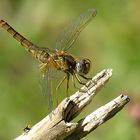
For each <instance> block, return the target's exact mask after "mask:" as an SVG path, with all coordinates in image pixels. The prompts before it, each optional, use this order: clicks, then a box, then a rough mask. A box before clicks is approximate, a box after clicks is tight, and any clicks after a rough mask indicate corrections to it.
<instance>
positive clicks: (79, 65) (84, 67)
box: [75, 59, 91, 75]
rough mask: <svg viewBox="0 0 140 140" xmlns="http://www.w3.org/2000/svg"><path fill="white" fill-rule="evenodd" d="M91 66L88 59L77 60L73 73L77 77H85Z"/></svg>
mask: <svg viewBox="0 0 140 140" xmlns="http://www.w3.org/2000/svg"><path fill="white" fill-rule="evenodd" d="M90 66H91V61H90V60H89V59H77V60H76V67H75V71H76V73H77V74H79V75H86V74H87V73H88V72H89V70H90Z"/></svg>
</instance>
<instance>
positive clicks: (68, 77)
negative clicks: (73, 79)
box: [66, 73, 70, 97]
mask: <svg viewBox="0 0 140 140" xmlns="http://www.w3.org/2000/svg"><path fill="white" fill-rule="evenodd" d="M66 77H67V88H66V96H67V97H68V89H69V79H70V74H69V73H67V75H66Z"/></svg>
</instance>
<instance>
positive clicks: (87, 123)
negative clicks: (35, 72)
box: [16, 69, 129, 140]
mask: <svg viewBox="0 0 140 140" xmlns="http://www.w3.org/2000/svg"><path fill="white" fill-rule="evenodd" d="M111 76H112V69H105V70H103V71H101V72H100V73H98V74H97V75H96V76H95V77H93V78H92V80H90V81H89V82H87V84H86V85H85V86H83V87H82V88H81V90H80V91H77V92H76V93H75V94H73V95H72V96H70V97H69V98H66V99H64V100H63V101H62V102H61V103H60V104H59V106H58V107H57V108H56V109H55V110H54V111H53V112H52V113H51V114H49V115H48V116H46V117H45V118H44V119H43V120H41V121H40V122H38V123H37V124H36V125H34V126H33V127H32V128H31V130H30V131H29V132H28V133H26V134H24V135H21V136H19V137H17V138H16V140H64V139H65V140H78V139H81V138H83V137H85V136H86V135H87V134H88V133H90V132H91V131H93V130H94V129H96V128H97V127H98V126H100V125H101V124H103V123H104V122H106V121H107V120H109V119H110V118H112V117H113V116H114V115H115V114H116V113H117V112H119V111H120V110H121V109H122V108H123V107H124V105H125V104H127V103H128V102H129V98H128V97H127V96H125V95H120V96H118V97H117V98H115V99H114V100H112V101H111V102H109V103H107V104H106V105H104V106H102V107H100V108H98V109H97V110H96V111H94V112H93V113H91V114H90V115H88V116H86V117H85V118H82V119H81V120H79V121H78V122H76V123H71V122H70V121H71V120H72V119H74V118H75V117H76V116H77V115H78V114H79V113H80V112H82V111H83V109H84V108H85V107H86V106H87V105H88V104H89V103H90V102H91V101H92V99H93V97H94V96H95V95H96V94H97V93H98V91H99V89H101V87H103V86H104V84H105V83H106V82H107V81H108V80H109V79H110V77H111Z"/></svg>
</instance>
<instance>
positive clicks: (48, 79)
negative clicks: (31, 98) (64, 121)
mask: <svg viewBox="0 0 140 140" xmlns="http://www.w3.org/2000/svg"><path fill="white" fill-rule="evenodd" d="M62 77H64V73H63V72H61V71H57V70H55V69H52V68H48V71H47V72H45V73H44V74H42V75H40V79H39V85H40V87H41V92H42V93H43V96H44V98H45V102H46V103H47V107H48V111H49V113H51V112H52V110H53V108H54V107H55V106H56V105H57V102H58V100H59V99H58V95H56V87H57V85H58V83H59V82H60V81H61V80H62Z"/></svg>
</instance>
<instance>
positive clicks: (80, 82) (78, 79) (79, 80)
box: [74, 74, 86, 85]
mask: <svg viewBox="0 0 140 140" xmlns="http://www.w3.org/2000/svg"><path fill="white" fill-rule="evenodd" d="M74 76H75V78H76V79H77V81H78V82H79V84H81V85H85V84H86V83H84V82H82V81H81V79H80V78H79V77H78V75H77V74H74Z"/></svg>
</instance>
